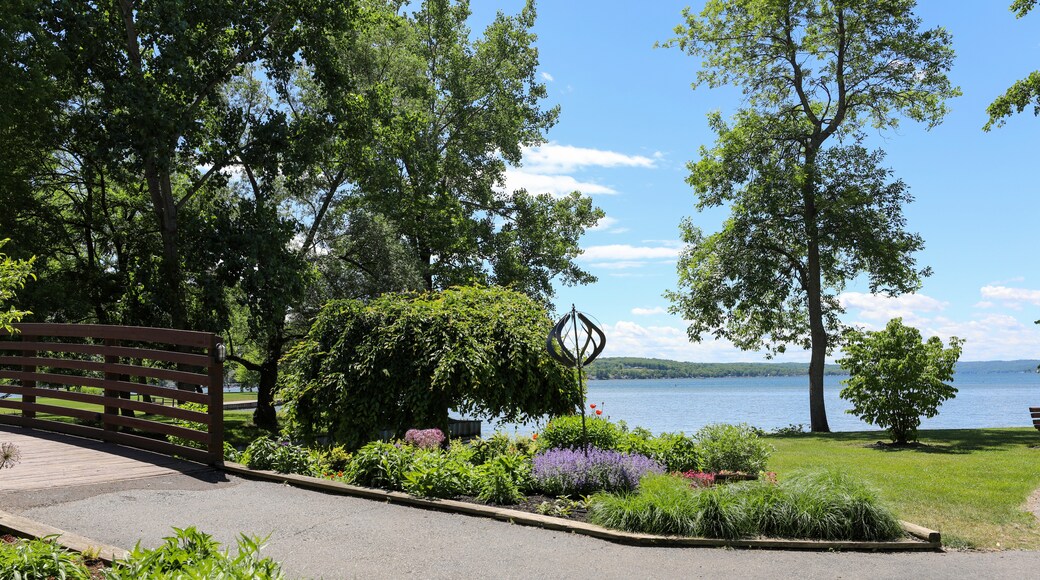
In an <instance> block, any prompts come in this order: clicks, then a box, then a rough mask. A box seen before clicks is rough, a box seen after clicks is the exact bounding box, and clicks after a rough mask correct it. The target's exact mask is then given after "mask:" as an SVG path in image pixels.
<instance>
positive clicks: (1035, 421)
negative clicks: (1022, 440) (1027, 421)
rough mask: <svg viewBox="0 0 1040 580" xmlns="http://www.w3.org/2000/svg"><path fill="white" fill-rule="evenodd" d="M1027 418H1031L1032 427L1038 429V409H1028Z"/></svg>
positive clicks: (1039, 419) (1039, 423)
mask: <svg viewBox="0 0 1040 580" xmlns="http://www.w3.org/2000/svg"><path fill="white" fill-rule="evenodd" d="M1029 416H1030V417H1032V418H1033V427H1036V428H1037V429H1040V407H1029Z"/></svg>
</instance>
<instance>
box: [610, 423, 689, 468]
mask: <svg viewBox="0 0 1040 580" xmlns="http://www.w3.org/2000/svg"><path fill="white" fill-rule="evenodd" d="M621 450H622V451H625V452H626V453H639V454H641V455H646V456H647V457H650V458H651V459H653V460H655V461H657V462H658V463H660V464H661V465H664V466H665V469H667V470H668V471H670V472H671V471H678V472H684V471H691V470H696V469H699V467H700V457H699V455H698V453H697V443H696V442H695V441H694V440H693V439H692V438H690V437H687V436H685V435H683V434H682V433H661V434H660V435H658V436H656V437H655V436H654V435H653V434H652V433H651V432H650V431H649V430H648V429H645V428H643V427H637V428H635V429H633V430H632V431H631V432H629V433H628V438H627V440H626V441H625V443H624V444H623V445H622V449H621Z"/></svg>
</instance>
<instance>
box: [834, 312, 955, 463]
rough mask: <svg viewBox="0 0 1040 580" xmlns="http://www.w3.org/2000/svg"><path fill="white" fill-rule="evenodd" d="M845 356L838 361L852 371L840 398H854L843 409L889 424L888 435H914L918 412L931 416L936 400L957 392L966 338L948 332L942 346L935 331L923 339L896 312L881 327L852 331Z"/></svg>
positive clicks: (938, 402)
mask: <svg viewBox="0 0 1040 580" xmlns="http://www.w3.org/2000/svg"><path fill="white" fill-rule="evenodd" d="M846 339H847V343H846V345H845V357H844V358H842V359H840V360H838V364H840V365H841V366H842V368H844V369H845V370H847V371H849V374H850V375H851V376H850V377H849V378H848V379H847V380H845V381H842V383H844V384H845V388H843V389H842V390H841V398H843V399H845V400H847V401H850V402H851V403H852V409H850V410H848V411H846V412H847V413H851V414H853V415H856V416H857V417H859V418H860V419H863V420H864V421H866V422H867V423H870V424H871V425H877V426H879V427H883V428H885V429H886V430H888V434H889V436H891V437H892V441H894V442H896V443H900V444H901V443H906V442H907V441H908V440H910V439H911V438H912V439H914V440H917V427H918V426H920V425H921V417H922V416H924V417H934V416H936V415H937V414H938V413H939V405H941V404H942V402H943V401H945V400H946V399H952V398H953V397H954V396H955V395H956V394H957V389H956V388H954V387H953V385H950V384H947V383H948V382H951V381H953V371H954V367H955V366H956V364H957V359H959V358H960V356H961V345H962V344H964V341H963V340H962V339H960V338H957V337H956V336H953V337H950V347H949V348H943V343H942V340H940V339H939V337H937V336H933V337H931V338H929V339H928V340H927V341H924V342H922V340H921V332H920V331H919V330H917V329H916V328H914V327H912V326H904V325H903V319H901V318H894V319H892V320H890V321H889V322H888V325H887V326H886V327H885V329H884V330H881V331H877V332H860V331H855V330H853V331H850V332H849V333H848V335H847V337H846Z"/></svg>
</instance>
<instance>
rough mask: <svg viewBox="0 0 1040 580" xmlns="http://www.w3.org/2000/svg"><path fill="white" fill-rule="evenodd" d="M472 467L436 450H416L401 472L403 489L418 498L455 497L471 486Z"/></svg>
mask: <svg viewBox="0 0 1040 580" xmlns="http://www.w3.org/2000/svg"><path fill="white" fill-rule="evenodd" d="M472 483H473V475H472V466H470V465H469V464H466V463H461V462H458V461H455V460H454V459H452V458H451V457H450V456H448V455H446V454H444V453H442V452H440V451H423V450H421V451H417V452H416V454H415V458H414V460H413V461H412V463H411V467H410V468H409V469H408V470H407V471H406V472H405V474H404V481H403V482H402V484H401V486H402V487H403V488H404V491H406V492H408V493H410V494H412V495H417V496H419V497H440V498H446V497H455V496H457V495H462V494H465V493H468V492H469V491H470V490H471V488H472Z"/></svg>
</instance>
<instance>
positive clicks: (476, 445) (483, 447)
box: [467, 432, 538, 465]
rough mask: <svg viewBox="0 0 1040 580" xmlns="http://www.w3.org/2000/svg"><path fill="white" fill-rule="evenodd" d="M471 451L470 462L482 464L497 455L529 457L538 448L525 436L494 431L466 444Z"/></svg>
mask: <svg viewBox="0 0 1040 580" xmlns="http://www.w3.org/2000/svg"><path fill="white" fill-rule="evenodd" d="M467 447H468V448H469V449H470V450H471V451H472V454H471V457H470V459H469V460H470V462H471V463H473V465H483V464H484V463H487V462H488V461H490V460H491V459H493V458H495V457H498V456H499V455H525V456H527V457H530V456H532V455H534V453H535V451H537V450H538V445H537V443H535V442H534V441H533V440H531V439H530V438H527V437H510V436H509V435H506V434H505V433H501V432H499V433H495V434H494V435H492V436H491V437H489V438H487V439H481V438H479V437H478V438H476V439H474V440H472V441H470V442H469V443H468V444H467Z"/></svg>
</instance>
